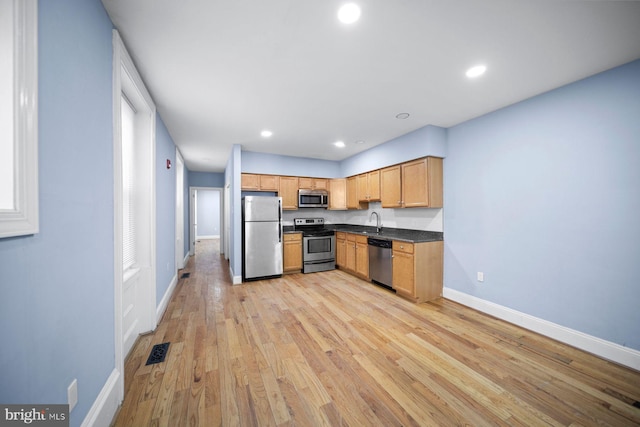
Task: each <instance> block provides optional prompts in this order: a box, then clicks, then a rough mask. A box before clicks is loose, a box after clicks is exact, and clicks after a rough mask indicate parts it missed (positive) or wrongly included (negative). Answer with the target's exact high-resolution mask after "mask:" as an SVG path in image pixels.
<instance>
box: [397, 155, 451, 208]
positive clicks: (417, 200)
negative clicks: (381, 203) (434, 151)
mask: <svg viewBox="0 0 640 427" xmlns="http://www.w3.org/2000/svg"><path fill="white" fill-rule="evenodd" d="M402 201H403V207H405V208H412V207H428V208H441V207H442V159H439V158H436V157H426V158H424V159H419V160H414V161H412V162H407V163H403V164H402Z"/></svg>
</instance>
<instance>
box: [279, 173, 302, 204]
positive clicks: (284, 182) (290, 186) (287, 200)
mask: <svg viewBox="0 0 640 427" xmlns="http://www.w3.org/2000/svg"><path fill="white" fill-rule="evenodd" d="M279 184H280V185H279V190H278V196H280V197H282V209H285V210H295V209H298V177H295V176H281V177H280V183H279Z"/></svg>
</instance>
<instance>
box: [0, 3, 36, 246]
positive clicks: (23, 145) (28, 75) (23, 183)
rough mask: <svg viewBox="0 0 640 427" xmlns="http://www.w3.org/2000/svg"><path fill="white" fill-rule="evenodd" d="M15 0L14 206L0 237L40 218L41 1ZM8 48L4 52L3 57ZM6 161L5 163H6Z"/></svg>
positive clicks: (24, 230)
mask: <svg viewBox="0 0 640 427" xmlns="http://www.w3.org/2000/svg"><path fill="white" fill-rule="evenodd" d="M0 1H13V34H14V42H13V52H9V53H8V54H9V55H12V56H13V61H14V63H13V70H14V74H13V76H14V79H13V123H14V127H13V132H11V131H9V133H10V135H2V138H3V139H4V138H8V139H9V140H13V154H14V156H13V162H12V163H9V166H10V167H11V168H12V169H13V176H14V182H13V198H14V208H13V209H3V210H0V238H3V237H11V236H23V235H30V234H35V233H38V232H39V218H38V1H37V0H0ZM4 54H5V52H1V55H0V57H2V56H4ZM7 163H8V162H5V163H4V165H3V167H6V166H7Z"/></svg>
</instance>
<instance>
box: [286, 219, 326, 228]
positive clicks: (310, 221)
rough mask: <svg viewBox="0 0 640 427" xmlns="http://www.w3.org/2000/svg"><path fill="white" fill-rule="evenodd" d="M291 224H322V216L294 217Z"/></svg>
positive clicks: (298, 225)
mask: <svg viewBox="0 0 640 427" xmlns="http://www.w3.org/2000/svg"><path fill="white" fill-rule="evenodd" d="M293 224H294V225H295V226H296V227H300V226H303V227H304V226H311V225H314V226H318V225H324V218H294V219H293Z"/></svg>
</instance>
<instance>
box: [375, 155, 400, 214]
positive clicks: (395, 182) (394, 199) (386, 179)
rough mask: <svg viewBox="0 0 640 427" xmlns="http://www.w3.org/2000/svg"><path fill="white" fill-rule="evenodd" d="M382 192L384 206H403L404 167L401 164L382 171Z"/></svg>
mask: <svg viewBox="0 0 640 427" xmlns="http://www.w3.org/2000/svg"><path fill="white" fill-rule="evenodd" d="M380 187H381V189H380V193H381V201H382V207H383V208H401V207H402V169H401V168H400V165H395V166H390V167H388V168H384V169H382V170H381V171H380Z"/></svg>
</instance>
